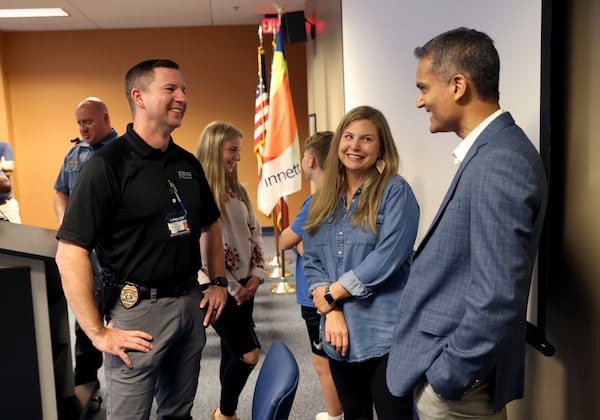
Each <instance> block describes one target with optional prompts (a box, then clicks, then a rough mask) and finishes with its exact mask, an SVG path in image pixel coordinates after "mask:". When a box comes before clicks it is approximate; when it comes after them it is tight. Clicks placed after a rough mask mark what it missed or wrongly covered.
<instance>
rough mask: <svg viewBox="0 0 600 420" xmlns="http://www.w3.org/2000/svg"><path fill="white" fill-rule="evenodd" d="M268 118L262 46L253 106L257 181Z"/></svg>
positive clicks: (259, 48)
mask: <svg viewBox="0 0 600 420" xmlns="http://www.w3.org/2000/svg"><path fill="white" fill-rule="evenodd" d="M268 118H269V94H268V92H267V85H266V83H265V60H264V51H263V49H262V46H260V47H258V80H257V82H256V101H255V105H254V153H255V154H256V160H257V164H258V179H259V180H260V178H261V176H262V166H263V151H264V146H265V140H266V133H267V121H268Z"/></svg>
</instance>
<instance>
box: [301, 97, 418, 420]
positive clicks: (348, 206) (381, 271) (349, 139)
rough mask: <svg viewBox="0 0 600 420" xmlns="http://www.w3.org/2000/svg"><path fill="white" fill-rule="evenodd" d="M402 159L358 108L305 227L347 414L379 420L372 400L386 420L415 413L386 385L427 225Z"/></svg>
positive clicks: (311, 276)
mask: <svg viewBox="0 0 600 420" xmlns="http://www.w3.org/2000/svg"><path fill="white" fill-rule="evenodd" d="M399 161H400V159H399V157H398V151H397V150H396V146H395V144H394V139H393V137H392V134H391V131H390V128H389V125H388V123H387V121H386V119H385V117H384V116H383V114H382V113H381V112H380V111H379V110H377V109H375V108H372V107H369V106H360V107H357V108H354V109H352V110H350V111H349V112H348V113H347V114H346V115H345V116H344V118H343V119H342V121H341V122H340V124H339V126H338V128H337V130H336V132H335V135H334V138H333V143H332V145H331V149H330V151H329V154H328V156H327V161H326V165H325V167H326V173H325V182H324V184H323V185H322V186H321V188H320V189H319V190H318V191H317V192H316V193H315V195H314V197H313V200H312V203H311V206H310V210H309V216H308V220H307V223H306V225H305V227H304V230H305V235H304V273H305V275H306V278H307V280H308V283H309V290H310V291H311V293H312V298H313V302H314V303H315V306H316V308H317V310H318V311H319V312H320V313H321V327H322V333H323V346H324V348H325V351H326V352H327V354H328V356H329V357H330V366H331V372H332V376H333V379H334V382H335V384H336V388H337V390H338V394H339V396H340V400H341V402H342V407H343V409H344V416H345V419H346V420H352V419H372V418H373V406H375V410H376V412H377V416H378V418H379V420H387V419H393V420H399V419H410V418H412V412H413V409H412V398H411V397H395V396H393V395H392V394H391V393H390V392H389V390H388V389H387V385H386V381H385V371H386V365H387V356H388V353H389V350H390V345H391V339H392V331H393V324H394V321H395V319H396V316H397V315H396V314H397V312H398V307H397V305H398V300H399V298H400V294H401V293H402V289H403V288H404V285H405V283H406V279H407V277H408V272H409V269H410V263H411V257H412V252H413V244H414V241H415V238H416V234H417V227H418V222H419V206H418V204H417V201H416V199H415V196H414V194H413V192H412V189H411V188H410V185H409V184H408V183H407V182H406V181H405V180H404V179H403V178H401V177H400V176H398V175H397V173H398V168H399Z"/></svg>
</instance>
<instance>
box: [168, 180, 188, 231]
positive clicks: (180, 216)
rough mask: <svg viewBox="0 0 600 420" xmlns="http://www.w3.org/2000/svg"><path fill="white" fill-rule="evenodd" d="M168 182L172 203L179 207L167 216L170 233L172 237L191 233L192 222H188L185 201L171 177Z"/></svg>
mask: <svg viewBox="0 0 600 420" xmlns="http://www.w3.org/2000/svg"><path fill="white" fill-rule="evenodd" d="M168 182H169V195H170V196H171V203H172V204H173V205H174V207H175V208H176V209H177V210H176V211H174V212H172V213H169V214H167V216H166V221H167V227H168V228H169V233H170V235H171V238H175V237H177V236H185V235H189V234H190V233H192V232H191V230H190V224H189V222H188V217H187V211H186V209H185V206H184V205H183V201H181V197H179V193H178V192H177V188H176V187H175V184H173V182H172V181H171V180H170V179H169V180H168Z"/></svg>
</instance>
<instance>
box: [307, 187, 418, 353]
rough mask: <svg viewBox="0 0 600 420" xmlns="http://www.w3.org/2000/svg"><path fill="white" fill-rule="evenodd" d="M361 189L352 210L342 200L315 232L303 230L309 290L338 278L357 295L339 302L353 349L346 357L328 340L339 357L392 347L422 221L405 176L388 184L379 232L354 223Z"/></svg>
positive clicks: (378, 216) (382, 202)
mask: <svg viewBox="0 0 600 420" xmlns="http://www.w3.org/2000/svg"><path fill="white" fill-rule="evenodd" d="M361 192H362V189H361V188H359V189H358V190H357V191H356V193H355V194H354V197H353V198H352V202H351V203H350V206H349V209H348V210H346V206H345V204H346V203H345V200H341V201H340V203H339V205H338V208H337V210H336V212H335V214H332V215H330V216H329V217H328V218H327V219H326V220H325V221H324V222H323V224H321V226H320V227H319V228H318V230H317V231H316V232H314V233H308V232H305V233H304V237H303V244H304V274H305V276H306V278H307V280H308V284H309V290H310V291H312V290H314V289H315V288H317V287H319V286H327V285H328V284H331V283H333V282H335V281H339V283H340V284H341V285H342V286H343V287H344V288H345V289H346V290H348V292H350V294H351V295H352V296H351V297H350V298H348V299H344V300H342V301H340V302H338V303H337V305H339V306H340V307H341V308H342V310H343V312H344V317H345V319H346V324H347V326H348V333H349V351H348V353H347V355H346V356H345V357H342V356H341V355H340V354H339V353H337V352H336V351H335V349H333V347H331V346H330V345H329V344H328V343H327V342H326V341H325V339H324V332H325V325H324V324H325V317H322V319H321V327H322V332H323V345H324V349H325V351H326V352H327V354H328V355H329V356H330V357H332V358H334V359H337V360H346V361H351V362H355V361H363V360H367V359H371V358H374V357H380V356H383V355H385V354H387V353H388V352H389V349H390V345H391V340H392V332H393V326H394V323H395V321H396V316H397V314H398V301H399V299H400V293H402V289H403V288H404V285H405V283H406V279H407V278H408V272H409V269H410V264H411V261H412V254H413V245H414V242H415V238H416V235H417V228H418V224H419V206H418V204H417V200H416V198H415V196H414V194H413V191H412V189H411V187H410V185H409V184H408V183H407V182H406V181H405V180H404V179H403V178H401V177H400V176H395V177H393V178H391V179H390V181H389V182H388V184H387V185H386V187H385V189H384V191H383V195H382V198H381V203H380V205H379V210H378V214H377V231H378V235H374V234H373V232H371V229H370V228H369V227H368V226H364V227H362V228H361V227H357V226H353V225H352V217H353V216H354V213H355V212H356V206H357V203H358V198H359V196H360V194H361Z"/></svg>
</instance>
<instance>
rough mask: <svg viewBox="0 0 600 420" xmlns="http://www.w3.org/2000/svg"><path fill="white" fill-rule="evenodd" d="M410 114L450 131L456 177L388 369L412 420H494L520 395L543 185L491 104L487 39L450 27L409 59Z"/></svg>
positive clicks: (495, 74) (533, 162)
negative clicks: (409, 398) (454, 138)
mask: <svg viewBox="0 0 600 420" xmlns="http://www.w3.org/2000/svg"><path fill="white" fill-rule="evenodd" d="M415 56H416V57H417V58H418V59H419V64H418V68H417V88H418V89H419V94H418V97H417V107H418V108H424V109H425V110H426V111H427V112H428V113H429V114H430V115H431V120H430V124H431V126H430V131H431V132H432V133H437V132H454V133H456V134H457V135H458V136H459V137H460V138H461V139H463V140H462V142H461V143H460V145H459V146H458V147H457V148H456V149H455V151H454V153H453V154H454V157H455V160H456V162H457V164H459V167H458V170H457V172H456V175H455V177H454V179H453V181H452V183H451V185H450V187H449V189H448V192H447V193H446V196H445V198H444V200H443V202H442V204H441V206H440V208H439V210H438V213H437V215H436V216H435V218H434V220H433V222H432V224H431V226H430V228H429V231H428V232H427V233H426V235H425V237H424V238H423V240H422V242H421V244H420V245H419V247H418V248H417V250H416V252H415V256H414V262H413V265H412V268H411V272H410V276H409V279H408V283H407V285H406V287H405V289H404V291H403V293H402V297H401V300H400V302H399V307H400V311H399V312H400V313H399V317H398V322H397V325H396V328H395V332H394V342H393V345H392V349H391V351H390V357H389V363H388V368H387V382H388V386H389V388H390V391H391V392H392V393H393V394H395V395H409V394H410V393H413V392H414V396H415V406H416V409H417V412H418V414H419V418H420V419H421V420H429V419H445V420H447V419H463V418H467V417H468V418H479V419H483V418H485V419H505V418H506V410H505V405H506V403H507V402H509V401H511V400H513V399H517V398H522V397H523V382H524V363H525V355H524V353H525V326H526V323H525V316H526V308H527V298H528V293H529V285H530V281H531V275H532V271H533V266H534V262H535V259H536V252H537V247H538V243H539V238H540V233H541V230H542V222H543V218H544V212H545V207H546V203H547V183H546V177H545V171H544V168H543V165H542V162H541V159H540V156H539V154H538V153H537V151H536V149H535V147H534V146H533V144H532V143H531V142H530V141H529V139H528V138H527V136H526V135H525V133H524V132H523V131H522V130H521V129H520V128H519V127H518V126H517V125H516V124H515V122H514V120H513V118H512V117H511V115H510V114H509V113H508V112H504V111H503V110H501V109H500V106H499V102H498V101H499V92H498V81H499V73H500V59H499V57H498V52H497V51H496V49H495V47H494V45H493V41H492V39H490V37H489V36H488V35H486V34H484V33H482V32H478V31H475V30H471V29H466V28H458V29H455V30H451V31H448V32H445V33H443V34H441V35H438V36H437V37H435V38H433V39H432V40H430V41H429V42H428V43H427V44H425V46H423V47H419V48H417V49H415Z"/></svg>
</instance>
